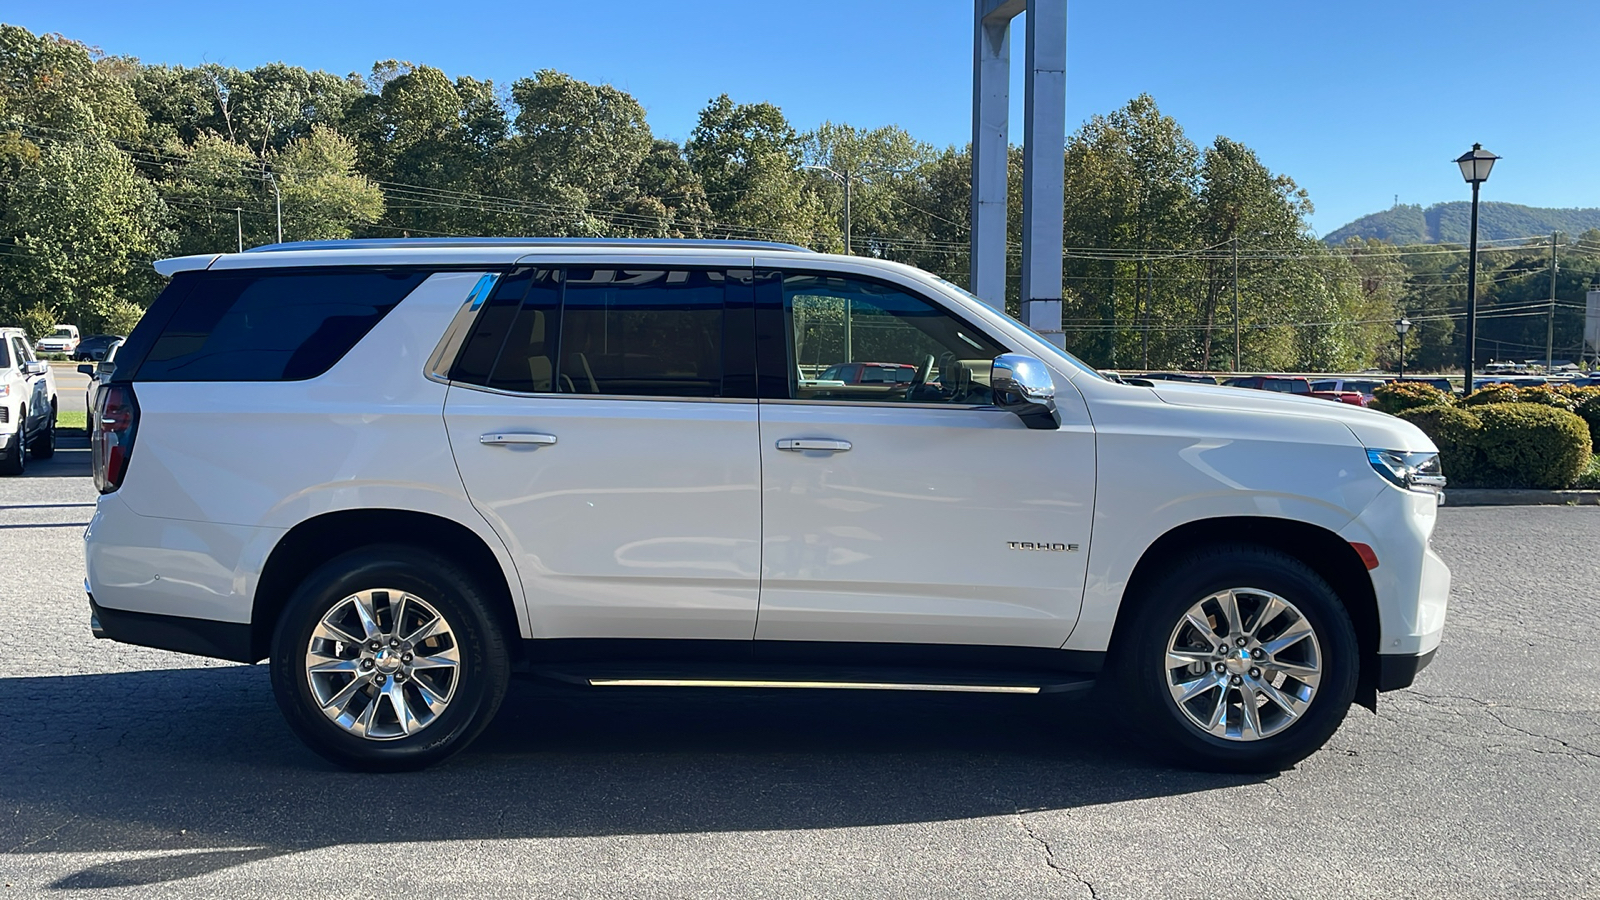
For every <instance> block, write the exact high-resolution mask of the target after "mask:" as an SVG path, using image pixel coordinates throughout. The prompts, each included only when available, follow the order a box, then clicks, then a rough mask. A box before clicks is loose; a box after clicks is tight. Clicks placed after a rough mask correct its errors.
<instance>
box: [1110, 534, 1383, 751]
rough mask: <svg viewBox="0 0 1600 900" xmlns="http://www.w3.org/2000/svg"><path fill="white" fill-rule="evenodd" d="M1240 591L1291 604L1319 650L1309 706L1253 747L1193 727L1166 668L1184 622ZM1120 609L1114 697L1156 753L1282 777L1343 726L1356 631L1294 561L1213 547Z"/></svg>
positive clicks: (1332, 596)
mask: <svg viewBox="0 0 1600 900" xmlns="http://www.w3.org/2000/svg"><path fill="white" fill-rule="evenodd" d="M1238 588H1251V589H1255V590H1259V591H1270V592H1271V593H1273V594H1276V595H1278V596H1279V597H1281V598H1282V599H1283V600H1286V601H1288V602H1289V603H1291V604H1293V606H1294V607H1296V608H1297V609H1298V610H1299V611H1300V613H1301V614H1303V616H1304V618H1305V622H1306V623H1307V624H1309V625H1310V626H1311V628H1312V630H1313V632H1314V633H1315V636H1316V640H1317V642H1318V644H1319V645H1320V659H1319V664H1320V668H1321V682H1320V683H1319V684H1318V685H1317V687H1316V689H1315V693H1314V694H1313V695H1312V696H1311V699H1310V703H1309V704H1308V705H1307V706H1306V707H1305V708H1304V709H1303V710H1302V712H1301V714H1300V715H1299V716H1298V717H1297V718H1293V719H1292V720H1291V721H1288V724H1287V725H1285V726H1284V727H1283V728H1282V730H1280V731H1278V732H1276V733H1275V734H1270V735H1269V736H1267V737H1262V738H1259V739H1257V740H1251V741H1244V740H1238V739H1234V738H1227V737H1219V736H1217V735H1215V734H1210V733H1207V732H1206V731H1205V730H1204V729H1203V727H1202V726H1201V725H1199V724H1196V723H1193V722H1191V721H1190V720H1189V718H1188V717H1187V716H1186V715H1185V713H1184V712H1183V711H1182V710H1180V708H1179V705H1178V701H1177V700H1176V699H1175V698H1174V696H1173V692H1172V689H1171V688H1170V687H1169V685H1168V683H1167V672H1168V670H1166V669H1165V668H1164V666H1165V665H1166V653H1167V645H1168V642H1169V640H1171V639H1172V637H1173V631H1174V629H1175V628H1177V627H1178V623H1179V622H1180V621H1181V620H1182V618H1183V616H1184V614H1185V613H1186V612H1187V611H1189V610H1190V608H1191V607H1193V606H1194V605H1195V604H1196V603H1199V602H1200V601H1201V600H1203V599H1204V598H1207V597H1209V596H1211V595H1213V594H1216V593H1218V592H1222V591H1227V590H1230V589H1238ZM1126 602H1128V603H1131V604H1133V605H1132V606H1131V607H1130V608H1129V612H1130V613H1131V614H1132V615H1133V618H1132V619H1131V620H1130V621H1129V622H1128V626H1129V627H1128V628H1127V629H1126V630H1119V633H1118V639H1117V645H1116V647H1115V648H1114V652H1113V658H1112V660H1111V665H1112V670H1113V671H1112V674H1113V678H1114V695H1115V697H1116V701H1117V702H1118V703H1119V704H1120V706H1121V709H1122V711H1123V712H1124V713H1126V714H1127V718H1128V719H1129V720H1130V722H1129V724H1131V725H1132V726H1133V727H1134V728H1135V730H1136V731H1137V732H1138V733H1139V734H1140V736H1141V737H1142V738H1143V744H1144V746H1145V747H1146V748H1147V749H1149V750H1151V751H1152V752H1155V753H1156V754H1158V755H1160V756H1163V757H1165V758H1167V759H1168V760H1170V761H1172V762H1175V763H1177V764H1178V765H1182V766H1187V767H1192V768H1198V769H1205V770H1209V771H1220V772H1252V773H1261V772H1278V771H1282V770H1284V769H1287V768H1291V767H1293V766H1294V764H1295V763H1298V762H1299V761H1300V760H1302V759H1305V758H1306V757H1307V756H1310V755H1311V754H1312V753H1315V752H1316V751H1317V750H1318V749H1319V748H1320V747H1322V745H1323V744H1325V743H1327V741H1328V739H1329V738H1330V737H1332V736H1333V733H1334V731H1336V730H1337V729H1338V728H1339V725H1340V723H1341V722H1343V721H1344V717H1345V713H1346V712H1348V711H1349V709H1350V703H1351V701H1352V700H1353V699H1354V698H1355V691H1356V680H1357V676H1358V674H1359V672H1358V669H1359V666H1360V656H1359V651H1358V648H1357V644H1356V634H1355V627H1354V626H1353V625H1352V624H1351V622H1350V614H1349V612H1348V611H1347V610H1346V609H1345V606H1344V604H1343V603H1342V602H1341V601H1340V600H1339V596H1338V595H1337V594H1336V593H1335V592H1334V590H1333V588H1332V587H1330V586H1329V585H1328V583H1327V582H1326V581H1324V580H1323V579H1322V578H1321V577H1320V576H1318V575H1317V574H1316V573H1315V572H1314V571H1312V570H1311V568H1310V567H1308V566H1306V565H1305V564H1304V563H1302V562H1300V561H1299V560H1297V559H1295V558H1294V557H1291V556H1288V555H1287V554H1284V553H1280V552H1278V551H1276V550H1271V549H1268V548H1265V547H1260V546H1255V545H1226V546H1215V547H1210V548H1207V549H1204V550H1200V551H1197V552H1195V553H1193V554H1191V555H1189V556H1187V557H1185V558H1183V559H1181V560H1178V561H1176V562H1175V563H1174V564H1173V565H1171V566H1170V567H1169V569H1168V574H1166V575H1164V576H1162V577H1160V578H1158V579H1156V580H1155V581H1154V582H1153V583H1151V584H1149V586H1148V587H1147V589H1145V590H1143V591H1141V592H1140V594H1139V596H1135V597H1129V598H1128V599H1127V601H1126ZM1241 605H1243V603H1241ZM1247 616H1248V614H1247V613H1243V614H1242V615H1241V618H1246V617H1247ZM1219 643H1220V642H1219ZM1219 677H1220V673H1219ZM1246 683H1247V684H1248V683H1249V682H1246ZM1223 690H1224V692H1225V691H1226V690H1227V689H1226V688H1224V689H1223ZM1235 690H1238V689H1235ZM1252 693H1253V692H1252ZM1209 696H1215V695H1214V694H1213V695H1209ZM1223 696H1224V698H1226V697H1227V694H1226V693H1224V695H1223ZM1236 696H1237V695H1236ZM1239 699H1240V701H1241V706H1242V701H1243V697H1242V696H1240V697H1239ZM1191 702H1196V701H1191ZM1203 702H1209V701H1203ZM1274 709H1275V710H1276V709H1277V707H1274ZM1235 712H1236V711H1233V710H1230V711H1229V713H1228V715H1234V714H1235ZM1227 727H1228V726H1227V725H1224V726H1223V728H1224V730H1226V729H1227Z"/></svg>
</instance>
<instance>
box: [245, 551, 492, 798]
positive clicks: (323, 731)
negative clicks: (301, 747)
mask: <svg viewBox="0 0 1600 900" xmlns="http://www.w3.org/2000/svg"><path fill="white" fill-rule="evenodd" d="M489 600H490V598H489V597H488V595H487V594H486V593H485V592H484V591H483V589H482V588H481V587H480V586H479V585H478V584H477V582H476V581H474V580H473V579H471V578H469V577H468V576H467V575H466V574H465V573H464V572H462V571H461V570H460V569H459V568H458V567H457V566H455V565H454V564H453V563H451V562H449V561H448V560H445V559H442V558H440V557H437V556H434V555H432V554H430V553H428V552H426V551H424V550H421V549H419V548H412V547H399V546H390V547H372V548H367V549H363V550H357V551H353V552H351V553H347V554H345V555H343V556H340V557H338V558H336V559H334V560H332V561H330V562H328V563H326V564H324V565H323V566H322V567H321V568H319V569H317V570H316V571H315V572H313V573H312V574H311V576H310V577H308V578H307V579H306V580H305V581H304V582H303V583H302V584H301V585H300V587H299V589H298V590H296V591H295V593H294V596H293V597H292V598H291V599H290V601H289V604H288V606H287V607H286V608H285V609H284V612H283V616H282V618H281V619H280V621H279V623H278V628H277V631H276V634H275V635H274V640H273V647H272V661H271V667H272V687H273V693H274V695H275V696H276V697H277V700H278V707H279V709H280V710H281V711H282V712H283V716H284V719H285V720H287V722H288V723H289V727H290V728H291V729H293V730H294V732H295V734H297V735H298V736H299V737H300V739H301V740H303V741H305V743H306V744H307V745H308V746H310V747H311V749H313V750H315V751H316V752H317V753H319V754H321V755H322V756H323V757H325V758H327V759H328V760H330V761H332V762H335V763H338V764H339V765H342V766H345V767H348V768H352V769H360V770H365V771H402V770H409V769H420V768H424V767H426V766H429V765H432V764H433V763H436V762H439V761H440V760H443V759H444V758H446V757H448V756H450V755H451V754H454V753H456V752H458V751H460V750H462V749H463V748H465V747H466V746H467V745H468V744H469V743H471V742H472V740H473V738H475V737H477V736H478V734H479V733H480V732H482V731H483V729H484V728H485V727H487V726H488V724H489V721H490V720H491V719H492V718H493V717H494V714H495V711H496V710H497V709H499V706H500V701H501V699H503V698H504V696H505V691H506V683H507V680H508V679H509V677H510V662H509V656H508V653H507V649H506V642H505V637H504V635H503V634H502V632H501V630H500V627H499V626H498V624H497V623H496V622H495V619H494V616H493V615H492V614H491V612H490V606H489Z"/></svg>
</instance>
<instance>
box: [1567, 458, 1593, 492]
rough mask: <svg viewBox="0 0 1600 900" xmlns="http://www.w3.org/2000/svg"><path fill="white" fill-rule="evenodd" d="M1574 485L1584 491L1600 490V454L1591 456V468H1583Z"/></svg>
mask: <svg viewBox="0 0 1600 900" xmlns="http://www.w3.org/2000/svg"><path fill="white" fill-rule="evenodd" d="M1572 486H1573V487H1575V488H1577V489H1579V490H1582V491H1595V490H1600V455H1596V456H1591V457H1589V468H1587V469H1584V470H1583V474H1582V475H1579V476H1578V479H1577V480H1576V481H1574V482H1573V483H1572Z"/></svg>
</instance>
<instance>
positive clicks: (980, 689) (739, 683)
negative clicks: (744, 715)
mask: <svg viewBox="0 0 1600 900" xmlns="http://www.w3.org/2000/svg"><path fill="white" fill-rule="evenodd" d="M589 686H590V687H679V688H801V689H806V690H831V691H945V692H949V693H966V694H1037V693H1039V691H1040V690H1041V687H1040V685H1037V684H1030V685H1021V684H923V683H920V682H904V681H900V682H896V681H747V680H742V679H733V678H726V679H724V678H590V679H589Z"/></svg>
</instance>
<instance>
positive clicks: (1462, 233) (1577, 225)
mask: <svg viewBox="0 0 1600 900" xmlns="http://www.w3.org/2000/svg"><path fill="white" fill-rule="evenodd" d="M1471 218H1472V204H1471V203H1470V202H1469V201H1466V200H1452V201H1450V202H1447V203H1435V204H1433V205H1432V206H1429V207H1426V208H1424V207H1422V206H1420V205H1417V204H1409V203H1402V204H1399V205H1396V206H1394V207H1391V208H1389V209H1386V210H1383V211H1382V212H1375V213H1371V214H1370V215H1365V216H1362V217H1361V218H1359V219H1356V220H1355V221H1354V222H1351V223H1349V224H1347V225H1344V226H1342V227H1340V228H1337V229H1334V230H1333V231H1331V232H1329V233H1328V234H1326V235H1324V236H1323V238H1322V241H1323V243H1325V244H1328V245H1330V246H1337V245H1339V244H1343V243H1344V242H1345V241H1347V240H1349V239H1350V238H1353V237H1359V238H1376V239H1378V240H1383V241H1388V242H1389V243H1392V244H1446V243H1448V244H1465V243H1466V242H1467V238H1468V234H1467V231H1468V229H1469V228H1470V226H1471ZM1591 228H1600V208H1580V207H1571V208H1566V209H1562V208H1556V207H1540V206H1523V205H1522V204H1520V203H1503V202H1500V201H1488V202H1484V203H1480V204H1479V206H1478V239H1479V240H1481V241H1497V240H1509V239H1514V238H1522V237H1530V236H1532V235H1543V234H1549V233H1550V232H1552V231H1561V232H1565V233H1566V234H1568V235H1572V236H1576V235H1578V234H1581V233H1583V232H1585V231H1588V230H1589V229H1591Z"/></svg>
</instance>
